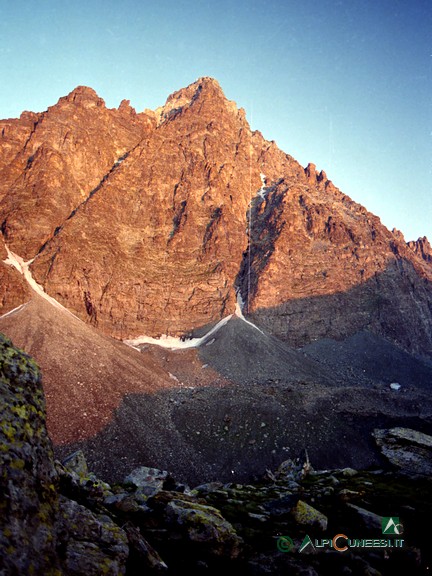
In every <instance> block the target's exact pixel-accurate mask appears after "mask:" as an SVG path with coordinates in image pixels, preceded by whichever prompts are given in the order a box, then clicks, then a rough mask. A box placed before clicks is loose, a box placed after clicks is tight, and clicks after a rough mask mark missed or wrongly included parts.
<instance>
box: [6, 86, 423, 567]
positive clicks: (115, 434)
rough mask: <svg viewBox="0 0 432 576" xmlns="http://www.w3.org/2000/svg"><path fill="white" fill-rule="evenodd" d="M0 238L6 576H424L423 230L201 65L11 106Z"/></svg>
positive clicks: (7, 130) (82, 88) (7, 134)
mask: <svg viewBox="0 0 432 576" xmlns="http://www.w3.org/2000/svg"><path fill="white" fill-rule="evenodd" d="M0 230H1V234H0V314H1V316H0V331H1V332H3V333H4V334H5V335H6V336H7V337H1V338H0V394H1V399H2V402H1V416H2V418H1V422H0V464H1V467H0V484H1V494H0V509H1V512H2V514H1V520H0V574H1V575H3V574H5V575H9V574H17V575H20V574H25V575H27V574H43V575H44V576H45V575H46V574H53V575H54V574H67V575H69V574H71V575H81V574H86V575H89V574H94V575H95V576H96V575H97V576H99V575H100V574H112V575H117V574H127V575H130V576H134V575H135V574H141V573H143V571H144V572H146V573H149V574H161V573H167V574H173V575H176V574H178V575H182V574H186V573H187V574H216V573H218V574H219V573H220V572H221V571H223V570H227V571H228V570H230V569H235V571H236V573H238V574H245V575H250V576H256V575H261V574H263V575H264V574H281V575H282V574H286V573H288V572H289V573H290V574H294V575H296V574H297V575H299V576H300V575H303V576H304V575H306V574H309V575H311V576H315V575H318V576H325V575H327V574H328V575H330V574H331V575H332V576H333V575H334V574H355V575H357V574H358V575H360V574H361V575H365V574H369V575H372V574H373V575H375V576H378V575H379V574H381V575H382V576H385V575H387V574H392V575H393V574H396V573H399V572H398V570H402V569H403V573H404V574H405V573H410V574H413V575H414V574H427V573H428V570H429V569H430V551H429V548H430V546H429V543H428V541H427V538H426V537H425V534H428V527H429V523H430V514H431V513H432V505H431V501H430V473H431V466H430V459H431V446H432V439H431V437H432V397H431V385H432V249H431V246H430V243H429V241H428V239H427V238H426V237H423V238H419V239H418V240H411V241H409V242H406V241H405V239H404V237H403V235H402V234H401V232H399V231H397V230H392V231H390V230H388V229H387V228H385V227H384V226H383V225H382V224H381V222H380V220H379V218H378V217H377V216H375V215H373V214H371V213H370V212H368V211H367V209H366V208H364V207H362V206H360V205H359V204H357V203H356V202H354V201H353V200H351V199H350V198H348V197H347V196H346V195H344V194H343V192H341V191H340V190H338V188H337V187H336V186H335V185H334V184H333V183H332V182H331V181H330V180H329V179H328V178H327V175H326V174H325V173H324V172H323V171H320V172H318V171H317V170H316V167H315V166H314V165H313V164H312V163H310V164H308V165H307V166H306V167H303V166H301V165H300V164H299V163H298V162H296V160H294V159H293V158H292V157H291V156H289V155H288V154H286V153H285V152H283V151H281V150H280V149H279V148H278V147H277V145H276V144H275V143H274V142H269V141H267V140H265V139H264V137H263V136H262V135H261V134H260V133H259V132H256V131H255V132H254V131H252V130H251V129H250V127H249V124H248V122H247V119H246V117H245V113H244V111H243V110H242V109H239V108H238V107H237V105H236V104H235V103H234V102H231V101H229V100H228V99H227V98H226V97H225V95H224V93H223V91H222V89H221V87H220V86H219V84H218V83H217V81H216V80H214V79H211V78H206V77H204V78H200V79H199V80H197V81H196V82H194V83H193V84H191V85H190V86H188V87H186V88H184V89H181V90H179V91H177V92H175V93H174V94H172V95H171V96H169V97H168V99H167V101H166V103H165V105H163V106H161V107H160V108H158V109H156V110H154V111H151V110H145V111H143V112H137V111H135V110H134V109H133V108H132V107H131V106H130V103H129V102H128V101H126V100H124V101H123V102H122V103H121V104H120V106H119V107H118V109H109V108H107V107H106V105H105V103H104V101H103V100H102V99H101V98H100V97H99V96H98V95H97V94H96V93H95V92H94V90H92V89H91V88H88V87H84V86H80V87H78V88H76V89H75V90H73V91H72V92H71V93H70V94H69V95H67V96H65V97H63V98H60V100H59V101H58V103H57V104H55V105H53V106H51V107H50V108H48V110H46V111H44V112H41V113H33V112H23V113H22V115H21V116H20V118H18V119H7V120H0ZM8 338H11V339H12V340H13V342H14V344H15V345H17V346H19V347H20V348H22V349H23V350H24V351H25V352H21V351H20V350H18V349H16V348H15V347H14V346H12V344H11V342H10V340H8ZM27 354H31V356H33V357H34V358H35V360H36V362H37V364H38V365H39V366H40V367H41V369H42V373H43V390H42V381H41V378H40V372H39V368H38V367H37V365H36V364H35V363H34V361H33V360H32V359H31V358H30V357H29V356H28V355H27ZM45 420H46V422H45ZM45 423H46V426H45ZM71 453H72V456H71V455H70V454H71ZM305 454H306V456H305ZM299 455H301V459H300V460H298V457H299ZM56 459H57V460H56ZM60 461H62V463H60ZM314 469H315V471H314ZM89 470H90V471H89ZM191 486H194V487H195V488H194V489H192V488H191ZM385 518H387V523H386V525H385V526H386V527H387V528H385V529H386V530H390V532H386V533H385V534H384V532H383V530H384V528H383V526H384V524H382V522H383V521H384V520H383V519H385ZM389 522H390V524H389ZM400 525H403V526H404V529H406V534H405V533H404V535H403V536H404V538H403V539H404V541H405V544H403V545H399V544H395V543H394V538H395V537H397V538H398V540H397V541H398V542H400V536H401V533H400V532H399V531H396V532H395V530H399V528H398V527H399V526H400ZM392 530H393V532H392ZM338 534H339V536H340V537H341V538H340V539H339V540H336V541H335V542H336V545H338V544H339V545H342V543H343V542H348V541H349V540H350V538H351V536H352V537H353V540H352V542H359V541H360V540H361V542H363V545H362V547H363V548H365V547H366V549H362V550H359V549H357V548H359V547H361V546H360V545H359V544H357V545H356V544H351V543H350V547H351V548H352V549H351V550H349V551H344V552H343V553H342V552H341V551H340V550H337V549H336V548H335V546H334V545H333V544H334V542H333V538H334V537H335V535H338ZM387 534H390V535H391V538H390V544H388V542H389V540H388V538H387ZM323 541H324V542H327V543H329V542H330V543H331V545H330V544H328V545H327V544H324V545H323V544H322V542H323ZM375 541H379V542H383V541H385V542H387V544H386V546H384V545H383V546H384V549H376V550H375V549H373V547H372V549H370V550H369V549H367V548H368V546H367V545H366V544H365V542H366V543H367V542H375ZM350 542H351V540H350ZM305 548H307V553H306V554H303V550H304V549H305ZM385 548H388V549H385ZM400 573H402V572H400Z"/></svg>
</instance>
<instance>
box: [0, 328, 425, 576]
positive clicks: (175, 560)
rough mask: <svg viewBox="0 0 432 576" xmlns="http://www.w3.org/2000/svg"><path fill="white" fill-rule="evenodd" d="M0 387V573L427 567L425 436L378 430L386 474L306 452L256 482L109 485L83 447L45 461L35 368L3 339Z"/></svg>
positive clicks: (156, 477) (169, 480)
mask: <svg viewBox="0 0 432 576" xmlns="http://www.w3.org/2000/svg"><path fill="white" fill-rule="evenodd" d="M0 388H1V389H0V393H1V396H2V400H3V402H2V406H1V420H0V422H1V427H0V462H1V468H0V510H1V516H0V517H1V521H0V574H1V575H2V576H3V575H5V576H6V575H12V574H18V575H21V574H23V575H24V574H25V575H27V574H41V575H42V574H43V575H44V576H46V575H60V574H67V575H81V574H82V575H84V574H86V576H89V575H90V576H91V575H95V576H99V575H101V574H108V575H117V574H126V575H138V574H162V573H166V574H173V575H175V574H216V573H217V574H219V573H220V572H221V571H222V570H224V569H228V567H229V568H230V569H232V570H233V572H235V573H237V574H245V575H261V574H276V575H277V574H288V573H289V574H293V575H300V574H301V575H310V576H313V575H327V574H329V575H330V574H331V575H337V574H344V575H347V574H353V575H357V574H358V575H370V576H371V575H374V576H378V575H379V574H382V575H383V576H384V575H386V574H427V573H428V570H429V565H430V560H431V558H430V547H429V542H428V534H429V530H428V527H429V518H430V517H431V516H432V501H431V498H430V494H431V488H432V481H431V471H432V470H431V464H430V462H431V450H432V438H431V437H430V436H427V435H425V434H421V433H419V432H416V431H414V430H410V429H407V428H393V429H391V430H377V431H375V439H376V442H377V443H378V445H379V446H380V448H381V450H382V452H383V454H384V456H385V457H386V458H387V459H388V460H389V462H390V463H391V465H392V466H393V469H392V470H390V471H383V470H369V471H357V470H353V469H347V468H345V469H341V470H332V471H314V470H313V469H312V467H311V464H310V462H309V461H308V459H307V456H305V458H303V459H302V460H300V461H298V462H293V461H286V462H284V463H283V464H282V465H281V466H280V467H279V469H278V470H277V471H275V472H271V471H268V472H267V474H266V476H265V478H263V479H261V481H259V482H255V483H253V484H235V483H225V484H223V483H221V482H212V483H207V484H203V485H200V486H196V487H194V488H193V489H191V488H190V487H188V486H186V485H184V484H179V483H178V482H176V480H175V479H174V478H173V477H172V476H171V475H170V474H168V473H167V472H163V471H160V470H157V469H154V468H146V467H144V466H142V467H140V468H138V469H136V470H133V471H132V472H130V473H129V474H128V475H127V476H126V477H125V479H124V481H123V482H119V483H117V484H112V485H109V484H107V483H105V482H103V481H101V480H99V479H98V478H96V476H95V475H93V474H92V473H91V472H89V471H88V469H87V464H86V462H85V458H84V455H83V454H82V453H81V452H78V453H75V454H73V455H72V456H70V457H69V458H67V459H66V460H64V461H63V463H62V464H61V463H60V462H58V461H55V460H54V456H53V451H52V446H51V441H50V439H49V437H48V434H47V431H46V427H45V399H44V395H43V390H42V384H41V377H40V372H39V369H38V367H37V366H36V364H35V363H34V361H33V360H32V359H31V358H30V357H29V356H27V355H26V354H24V353H23V352H21V351H20V350H18V349H16V348H15V347H13V345H12V344H11V342H10V341H9V340H8V339H6V338H4V337H3V336H2V337H1V338H0ZM125 472H126V471H125ZM174 475H175V471H174Z"/></svg>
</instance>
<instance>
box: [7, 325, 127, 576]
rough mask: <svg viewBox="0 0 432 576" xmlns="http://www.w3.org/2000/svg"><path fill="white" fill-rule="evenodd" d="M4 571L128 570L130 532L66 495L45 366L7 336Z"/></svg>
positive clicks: (80, 571)
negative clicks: (50, 421) (48, 420)
mask: <svg viewBox="0 0 432 576" xmlns="http://www.w3.org/2000/svg"><path fill="white" fill-rule="evenodd" d="M0 392H1V398H2V403H1V411H0V446H1V453H0V469H1V477H0V511H1V528H0V570H1V572H2V573H3V574H47V575H52V576H54V575H58V574H91V575H95V576H96V575H98V574H101V573H104V574H111V575H112V576H114V575H119V574H124V568H125V563H126V558H127V556H128V552H129V549H128V545H127V537H126V534H125V533H124V532H123V531H122V530H121V529H120V528H119V527H118V526H116V525H115V524H114V522H112V520H110V519H109V518H107V517H106V516H99V515H97V514H93V513H92V512H91V511H90V510H88V509H87V508H85V507H84V506H81V505H80V504H78V503H77V502H75V501H74V500H70V499H68V498H66V497H64V496H61V495H59V493H58V489H59V475H58V471H57V469H56V466H55V464H54V458H53V451H52V446H51V441H50V440H49V438H48V434H47V431H46V427H45V399H44V394H43V390H42V382H41V377H40V373H39V369H38V367H37V365H36V364H35V362H34V361H33V360H32V359H31V358H30V357H29V356H27V354H25V353H24V352H22V351H20V350H18V349H17V348H15V347H13V345H12V344H11V342H10V340H8V339H6V338H5V337H4V336H3V335H2V334H1V335H0Z"/></svg>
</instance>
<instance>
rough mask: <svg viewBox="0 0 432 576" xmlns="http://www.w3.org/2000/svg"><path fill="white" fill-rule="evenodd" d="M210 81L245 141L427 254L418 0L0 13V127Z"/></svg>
mask: <svg viewBox="0 0 432 576" xmlns="http://www.w3.org/2000/svg"><path fill="white" fill-rule="evenodd" d="M200 76H213V77H214V78H216V79H217V80H218V81H219V83H220V84H221V86H222V88H223V90H224V92H225V94H226V96H227V97H228V98H229V99H231V100H235V101H236V103H237V105H238V106H239V107H243V108H245V110H246V114H247V118H248V120H249V123H250V124H251V127H252V128H253V129H258V130H260V131H261V132H262V133H263V135H264V137H265V138H267V139H268V140H275V141H276V142H277V144H278V146H279V147H280V148H282V149H283V150H284V151H285V152H287V153H289V154H291V155H292V156H294V158H296V159H297V160H298V161H299V162H300V163H301V164H303V165H306V164H307V163H308V162H313V163H315V164H316V165H317V168H318V169H324V170H325V171H326V173H327V176H328V177H329V178H330V179H331V180H333V182H334V184H335V185H336V186H338V187H339V188H340V189H341V190H342V191H343V192H344V193H345V194H348V195H349V196H351V198H352V199H353V200H355V201H357V202H360V203H361V204H363V205H364V206H366V208H367V209H368V210H370V211H372V212H374V213H375V214H377V215H378V216H379V217H380V218H381V220H382V222H383V223H384V224H385V225H386V226H387V227H388V228H390V229H391V228H393V227H396V228H398V229H399V230H401V231H402V232H403V233H404V235H405V238H406V240H411V239H416V238H418V237H419V236H423V235H427V236H428V237H429V239H430V240H431V241H432V184H431V182H432V1H431V0H278V1H276V0H229V1H228V0H177V1H174V0H172V1H171V0H115V1H113V0H85V1H82V0H69V1H66V0H15V1H14V2H12V1H11V0H0V81H1V85H0V86H1V88H0V117H1V118H7V117H16V116H19V114H20V113H21V112H22V111H23V110H33V111H35V112H40V111H43V110H46V108H47V107H48V106H51V105H53V104H55V103H56V102H57V100H58V99H59V97H61V96H65V95H66V94H68V93H69V92H70V91H71V90H73V88H75V87H76V86H78V85H80V84H83V85H87V86H91V87H92V88H94V89H95V90H96V91H97V92H98V94H99V96H101V97H102V98H103V99H104V100H105V102H106V103H107V105H108V106H109V107H117V106H118V105H119V103H120V101H121V100H122V99H123V98H125V99H128V100H130V101H131V104H132V105H133V106H134V107H135V108H136V109H137V111H141V110H143V109H144V108H152V109H154V108H156V107H158V106H160V105H162V104H163V103H164V102H165V100H166V97H167V96H168V95H169V94H170V93H171V92H173V91H175V90H177V89H179V88H182V87H184V86H186V85H188V84H190V83H191V82H193V81H194V80H196V79H197V78H199V77H200Z"/></svg>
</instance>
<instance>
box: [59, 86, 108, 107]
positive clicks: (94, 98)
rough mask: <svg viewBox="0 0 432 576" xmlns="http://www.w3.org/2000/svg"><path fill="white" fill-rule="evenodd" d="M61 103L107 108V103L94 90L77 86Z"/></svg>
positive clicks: (61, 99)
mask: <svg viewBox="0 0 432 576" xmlns="http://www.w3.org/2000/svg"><path fill="white" fill-rule="evenodd" d="M59 102H73V103H75V104H87V105H90V106H105V102H104V100H103V99H102V98H100V97H99V96H98V94H97V93H96V91H95V90H93V88H90V87H89V86H77V87H76V88H75V89H74V90H72V92H70V93H69V94H68V95H67V96H65V97H64V98H60V100H59Z"/></svg>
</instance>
